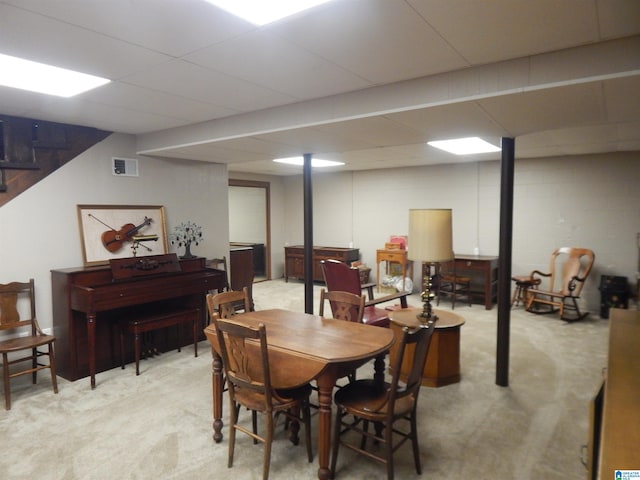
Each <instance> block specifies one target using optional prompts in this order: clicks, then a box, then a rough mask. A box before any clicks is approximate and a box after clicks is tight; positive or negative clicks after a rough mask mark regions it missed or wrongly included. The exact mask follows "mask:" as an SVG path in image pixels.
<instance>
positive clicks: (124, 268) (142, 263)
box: [109, 253, 181, 280]
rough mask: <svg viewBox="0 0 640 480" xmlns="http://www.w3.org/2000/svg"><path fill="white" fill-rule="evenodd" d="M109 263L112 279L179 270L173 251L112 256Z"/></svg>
mask: <svg viewBox="0 0 640 480" xmlns="http://www.w3.org/2000/svg"><path fill="white" fill-rule="evenodd" d="M109 265H110V266H111V275H112V276H113V279H114V280H122V279H126V278H133V277H144V276H146V275H157V274H159V273H172V272H180V271H181V268H180V262H179V261H178V256H177V255H176V254H175V253H167V254H164V255H147V256H144V257H127V258H114V259H111V260H109Z"/></svg>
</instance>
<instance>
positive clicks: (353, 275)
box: [320, 259, 410, 327]
mask: <svg viewBox="0 0 640 480" xmlns="http://www.w3.org/2000/svg"><path fill="white" fill-rule="evenodd" d="M320 264H321V266H322V272H323V275H324V281H325V283H326V285H327V290H328V291H330V292H332V291H341V292H349V293H352V294H354V295H361V294H362V290H363V288H364V287H365V286H363V285H362V284H361V282H360V271H359V270H358V269H357V268H353V267H350V266H349V265H347V264H346V263H343V262H339V261H337V260H331V259H329V260H323V261H322V262H320ZM372 285H373V284H372ZM372 285H367V286H366V290H367V291H368V293H369V299H368V300H366V301H365V304H364V307H365V308H364V312H363V314H362V323H366V324H367V325H375V326H377V327H388V326H389V322H390V320H389V312H388V311H387V310H385V309H384V308H380V307H378V305H379V304H381V303H386V302H390V301H394V300H399V301H400V305H401V306H402V308H407V296H408V295H410V292H402V293H394V294H390V295H385V296H383V297H379V298H373V287H372Z"/></svg>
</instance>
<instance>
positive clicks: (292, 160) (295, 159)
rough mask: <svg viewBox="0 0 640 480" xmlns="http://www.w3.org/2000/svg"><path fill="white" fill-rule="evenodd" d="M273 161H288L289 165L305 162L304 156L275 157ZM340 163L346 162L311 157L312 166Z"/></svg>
mask: <svg viewBox="0 0 640 480" xmlns="http://www.w3.org/2000/svg"><path fill="white" fill-rule="evenodd" d="M273 161H274V162H278V163H286V164H288V165H303V164H304V158H303V157H289V158H274V159H273ZM339 165H344V162H335V161H333V160H322V159H320V158H311V166H312V167H315V168H323V167H336V166H339Z"/></svg>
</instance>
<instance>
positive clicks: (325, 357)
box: [204, 309, 395, 480]
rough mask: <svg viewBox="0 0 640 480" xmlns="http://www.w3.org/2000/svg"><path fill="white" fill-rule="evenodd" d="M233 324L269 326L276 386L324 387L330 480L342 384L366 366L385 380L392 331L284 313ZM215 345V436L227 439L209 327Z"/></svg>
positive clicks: (323, 464)
mask: <svg viewBox="0 0 640 480" xmlns="http://www.w3.org/2000/svg"><path fill="white" fill-rule="evenodd" d="M232 321H234V322H239V323H242V324H244V325H249V326H253V327H257V326H258V325H259V324H264V325H265V327H266V332H267V347H268V352H269V366H270V374H271V383H272V386H273V387H274V388H294V387H298V386H301V385H304V384H306V383H309V382H311V381H314V380H315V382H316V384H317V387H318V478H319V479H321V480H327V479H329V478H330V473H331V472H330V470H329V454H330V450H331V408H332V402H333V389H334V387H335V386H336V382H337V381H338V380H339V379H340V378H342V377H345V376H347V375H348V374H349V373H351V372H352V371H353V370H354V369H356V368H358V367H360V366H362V365H364V364H365V363H366V362H368V361H369V360H371V359H375V363H374V379H375V380H377V381H379V382H381V383H382V382H383V381H384V369H385V362H384V356H385V354H386V353H387V352H388V351H389V349H390V348H391V346H392V345H393V343H394V339H395V334H394V332H393V331H392V330H391V329H388V328H382V327H376V326H372V325H365V324H362V323H356V322H347V321H344V320H336V319H333V318H324V317H321V316H319V315H312V314H307V313H300V312H294V311H290V310H284V309H269V310H259V311H252V312H246V313H240V314H237V315H235V316H234V317H233V318H232ZM204 333H205V335H206V337H207V339H208V340H209V343H210V344H211V347H212V348H211V354H212V357H213V359H212V370H213V371H212V388H213V431H214V433H213V438H214V441H215V442H216V443H219V442H221V441H222V427H223V422H222V392H223V380H224V378H223V372H222V360H221V357H220V347H219V344H218V340H217V337H216V333H215V327H214V325H213V324H212V325H209V326H207V327H206V328H205V329H204Z"/></svg>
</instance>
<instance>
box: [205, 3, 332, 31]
mask: <svg viewBox="0 0 640 480" xmlns="http://www.w3.org/2000/svg"><path fill="white" fill-rule="evenodd" d="M330 1H332V0H269V1H267V0H207V2H209V3H212V4H214V5H215V6H217V7H220V8H221V9H223V10H225V11H227V12H229V13H230V14H232V15H235V16H236V17H240V18H243V19H244V20H247V21H248V22H251V23H253V24H255V25H266V24H267V23H271V22H275V21H276V20H280V19H281V18H284V17H288V16H289V15H293V14H294V13H298V12H302V11H303V10H308V9H310V8H312V7H315V6H316V5H320V4H322V3H327V2H330Z"/></svg>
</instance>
